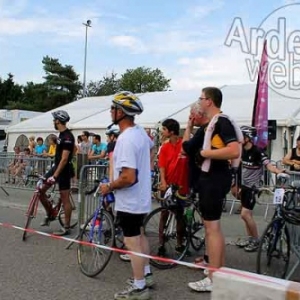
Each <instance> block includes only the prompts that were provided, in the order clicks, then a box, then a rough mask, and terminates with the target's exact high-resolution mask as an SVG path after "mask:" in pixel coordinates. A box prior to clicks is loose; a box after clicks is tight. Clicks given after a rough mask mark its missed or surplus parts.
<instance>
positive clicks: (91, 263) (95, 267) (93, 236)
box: [77, 210, 115, 277]
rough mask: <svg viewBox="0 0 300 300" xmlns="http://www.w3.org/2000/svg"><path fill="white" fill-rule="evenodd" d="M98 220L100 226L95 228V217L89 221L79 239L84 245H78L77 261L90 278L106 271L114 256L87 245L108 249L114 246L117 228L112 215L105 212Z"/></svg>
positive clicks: (108, 251) (109, 251)
mask: <svg viewBox="0 0 300 300" xmlns="http://www.w3.org/2000/svg"><path fill="white" fill-rule="evenodd" d="M97 219H99V221H100V225H97V226H93V224H95V221H96V220H95V215H92V216H91V217H90V218H89V219H88V220H87V222H86V223H85V225H84V227H83V228H82V230H81V232H80V236H79V239H78V240H79V241H81V242H83V243H82V244H81V243H80V244H79V245H78V248H77V261H78V264H79V266H80V270H81V272H82V273H83V274H85V275H86V276H89V277H95V276H97V275H98V274H99V273H100V272H102V271H103V270H104V268H105V267H106V266H107V264H108V262H109V260H110V258H111V256H112V251H111V250H106V249H102V248H98V247H94V246H92V245H87V244H86V243H93V244H96V245H104V246H108V247H113V245H114V236H115V228H114V224H113V220H112V218H111V216H110V214H109V213H107V212H106V211H104V210H103V211H101V212H100V213H99V215H98V218H97Z"/></svg>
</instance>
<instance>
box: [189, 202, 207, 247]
mask: <svg viewBox="0 0 300 300" xmlns="http://www.w3.org/2000/svg"><path fill="white" fill-rule="evenodd" d="M189 237H190V241H191V246H192V247H193V249H194V250H195V251H200V250H201V248H202V247H203V246H204V245H205V230H204V225H203V223H202V217H201V214H200V212H199V210H198V209H197V208H196V207H194V208H193V220H192V225H191V226H190V228H189Z"/></svg>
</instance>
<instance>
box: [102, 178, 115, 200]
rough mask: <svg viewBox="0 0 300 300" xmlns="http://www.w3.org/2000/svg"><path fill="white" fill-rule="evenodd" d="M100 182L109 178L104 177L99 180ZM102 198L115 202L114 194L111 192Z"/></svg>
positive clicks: (104, 181) (107, 181) (105, 181)
mask: <svg viewBox="0 0 300 300" xmlns="http://www.w3.org/2000/svg"><path fill="white" fill-rule="evenodd" d="M101 183H109V180H108V178H107V177H104V178H103V179H102V180H101ZM104 199H105V200H106V202H107V203H113V202H115V196H114V193H113V192H110V193H108V194H107V195H105V196H104Z"/></svg>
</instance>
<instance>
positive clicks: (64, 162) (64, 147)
mask: <svg viewBox="0 0 300 300" xmlns="http://www.w3.org/2000/svg"><path fill="white" fill-rule="evenodd" d="M52 116H53V124H54V128H55V129H56V130H58V131H59V136H58V139H57V147H56V152H55V157H54V166H53V167H52V168H51V169H50V170H49V171H48V172H47V173H46V175H45V178H46V180H47V184H44V186H43V187H42V189H41V195H40V200H41V203H42V205H43V206H44V208H45V210H46V214H47V215H46V217H45V220H44V222H43V223H42V224H41V226H49V223H50V221H53V220H54V219H55V216H52V215H51V213H52V207H51V204H50V202H49V201H48V199H47V195H46V191H47V190H48V189H49V187H50V186H51V185H53V184H55V183H56V182H57V183H58V189H59V193H60V199H61V201H62V205H63V208H64V212H65V224H64V228H62V230H61V231H58V232H54V235H59V236H63V235H68V234H70V233H71V231H70V221H71V214H72V206H71V203H70V197H69V196H70V188H71V178H72V177H73V176H74V170H73V167H72V157H73V152H74V147H75V138H74V136H73V134H72V132H71V131H70V129H68V128H67V126H66V123H67V122H69V121H70V116H69V114H68V113H67V112H66V111H64V110H58V111H54V112H53V113H52Z"/></svg>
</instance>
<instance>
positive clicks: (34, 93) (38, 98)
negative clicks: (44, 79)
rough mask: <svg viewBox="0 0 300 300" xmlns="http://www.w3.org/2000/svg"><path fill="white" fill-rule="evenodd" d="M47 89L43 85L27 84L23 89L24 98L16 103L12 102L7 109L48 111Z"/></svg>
mask: <svg viewBox="0 0 300 300" xmlns="http://www.w3.org/2000/svg"><path fill="white" fill-rule="evenodd" d="M46 99H47V88H46V86H45V85H44V84H43V83H38V84H36V83H33V82H27V84H26V85H25V86H24V87H23V93H22V98H21V99H19V100H18V101H16V102H13V101H10V102H9V103H8V105H7V106H6V108H7V109H24V110H33V111H47V105H45V104H46V103H47V101H45V100H46Z"/></svg>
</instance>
